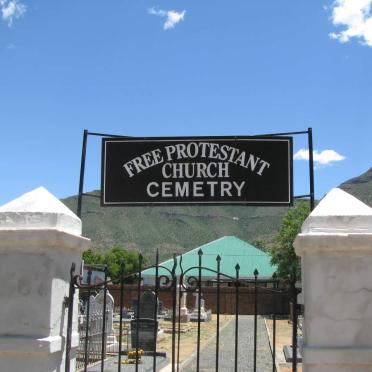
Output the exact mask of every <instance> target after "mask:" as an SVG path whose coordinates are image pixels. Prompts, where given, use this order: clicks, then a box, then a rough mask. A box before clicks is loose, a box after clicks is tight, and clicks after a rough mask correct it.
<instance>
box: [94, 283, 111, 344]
mask: <svg viewBox="0 0 372 372" xmlns="http://www.w3.org/2000/svg"><path fill="white" fill-rule="evenodd" d="M95 301H96V303H97V304H98V306H99V308H100V309H101V313H102V314H103V302H104V291H103V290H101V291H100V292H99V293H98V294H97V296H96V297H95ZM105 329H106V336H107V338H106V345H110V344H115V343H116V337H115V331H114V298H113V297H112V295H111V293H110V292H109V291H108V290H107V292H106V327H105Z"/></svg>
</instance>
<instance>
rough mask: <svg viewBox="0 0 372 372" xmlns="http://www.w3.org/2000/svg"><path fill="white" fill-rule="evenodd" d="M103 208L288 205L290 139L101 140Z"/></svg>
mask: <svg viewBox="0 0 372 372" xmlns="http://www.w3.org/2000/svg"><path fill="white" fill-rule="evenodd" d="M101 182H102V192H101V204H102V205H103V206H118V205H146V204H147V205H148V204H151V205H166V204H178V205H185V204H208V205H221V204H230V205H239V204H240V205H247V204H249V205H291V204H292V201H293V187H292V138H291V137H214V138H211V137H208V138H205V137H197V138H195V137H193V138H184V137H180V138H177V137H176V138H173V137H172V138H146V139H140V138H125V139H124V138H104V139H103V140H102V180H101Z"/></svg>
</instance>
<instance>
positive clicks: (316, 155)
mask: <svg viewBox="0 0 372 372" xmlns="http://www.w3.org/2000/svg"><path fill="white" fill-rule="evenodd" d="M293 159H295V160H309V150H307V149H300V150H298V151H297V152H296V153H295V155H294V157H293ZM313 159H314V163H316V164H317V165H320V166H327V165H332V164H333V163H334V162H336V161H341V160H344V159H346V158H345V156H343V155H340V154H339V153H338V152H336V151H334V150H323V151H321V152H319V151H317V150H315V151H313Z"/></svg>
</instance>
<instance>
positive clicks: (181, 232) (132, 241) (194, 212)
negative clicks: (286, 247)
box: [63, 192, 286, 259]
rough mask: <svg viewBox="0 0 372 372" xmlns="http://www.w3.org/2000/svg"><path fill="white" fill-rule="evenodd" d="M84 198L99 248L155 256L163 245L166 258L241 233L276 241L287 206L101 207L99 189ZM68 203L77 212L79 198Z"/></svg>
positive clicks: (87, 223)
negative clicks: (129, 250) (123, 248)
mask: <svg viewBox="0 0 372 372" xmlns="http://www.w3.org/2000/svg"><path fill="white" fill-rule="evenodd" d="M90 195H92V196H91V197H89V196H84V199H83V208H82V220H83V222H84V223H83V230H84V231H83V234H84V235H85V236H87V237H89V238H91V239H92V240H93V246H94V247H95V248H97V249H100V250H104V249H107V248H111V247H112V246H113V245H114V244H120V245H122V246H124V247H126V248H136V249H139V250H141V252H142V253H143V254H145V255H147V256H153V255H154V252H155V250H156V248H159V252H160V255H161V258H162V259H163V258H169V257H171V256H172V254H173V253H181V252H184V251H186V250H189V249H191V248H195V247H197V246H199V245H202V244H204V243H207V242H209V241H211V240H214V239H217V238H220V237H221V236H224V235H235V236H237V237H239V238H241V239H243V240H246V241H249V242H254V241H255V240H262V241H264V242H266V243H270V242H272V240H273V238H274V236H275V234H276V232H277V230H278V227H279V225H280V221H281V219H282V217H283V215H284V214H285V213H286V208H283V207H267V208H263V207H244V206H231V207H230V206H224V207H220V206H216V207H199V206H185V207H116V208H115V207H111V208H110V207H105V208H101V207H100V205H99V198H97V197H94V196H93V195H95V196H98V192H92V193H90ZM63 202H64V203H65V204H66V205H67V206H68V207H69V208H71V209H72V210H73V211H75V210H76V203H77V197H76V196H73V197H70V198H67V199H64V200H63Z"/></svg>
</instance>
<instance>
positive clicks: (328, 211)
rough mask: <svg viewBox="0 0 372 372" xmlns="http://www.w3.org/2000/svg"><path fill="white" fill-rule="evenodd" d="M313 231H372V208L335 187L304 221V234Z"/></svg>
mask: <svg viewBox="0 0 372 372" xmlns="http://www.w3.org/2000/svg"><path fill="white" fill-rule="evenodd" d="M311 233H372V208H370V207H369V206H368V205H366V204H364V203H363V202H361V201H360V200H359V199H357V198H355V197H354V196H352V195H350V194H348V193H347V192H345V191H343V190H341V189H338V188H334V189H332V190H331V191H330V192H329V193H328V194H327V195H326V196H325V197H324V198H323V199H322V200H321V201H320V203H319V204H318V205H317V207H316V208H315V209H314V210H313V211H312V212H311V214H310V215H309V217H308V218H307V219H306V220H305V222H304V223H303V225H302V234H311Z"/></svg>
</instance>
